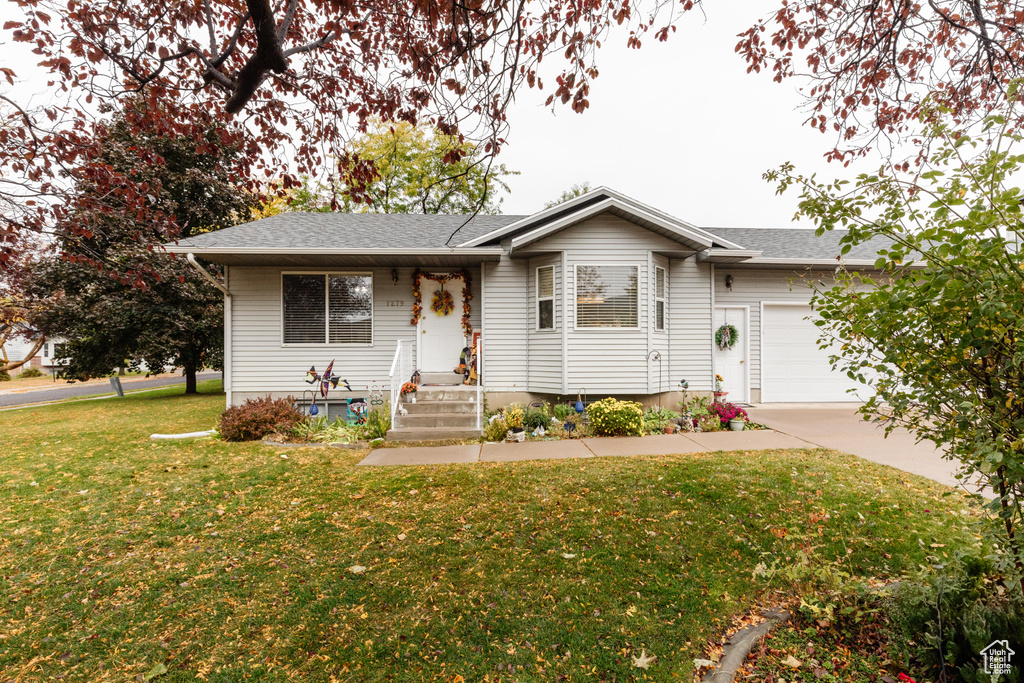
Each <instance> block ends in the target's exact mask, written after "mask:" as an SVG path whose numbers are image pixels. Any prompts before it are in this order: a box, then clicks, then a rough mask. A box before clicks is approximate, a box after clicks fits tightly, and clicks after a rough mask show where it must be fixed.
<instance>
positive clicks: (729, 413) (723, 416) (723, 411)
mask: <svg viewBox="0 0 1024 683" xmlns="http://www.w3.org/2000/svg"><path fill="white" fill-rule="evenodd" d="M708 411H709V412H710V413H711V414H713V415H717V416H718V418H719V419H720V420H721V421H722V426H723V427H727V426H728V425H729V420H744V421H745V420H746V419H747V411H745V410H743V408H740V407H739V406H738V405H736V404H735V403H722V402H720V401H715V402H714V403H712V404H711V405H709V406H708Z"/></svg>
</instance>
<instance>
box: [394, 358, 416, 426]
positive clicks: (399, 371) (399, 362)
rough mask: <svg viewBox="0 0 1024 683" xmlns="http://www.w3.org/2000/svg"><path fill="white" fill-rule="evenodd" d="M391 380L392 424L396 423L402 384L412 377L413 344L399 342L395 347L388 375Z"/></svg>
mask: <svg viewBox="0 0 1024 683" xmlns="http://www.w3.org/2000/svg"><path fill="white" fill-rule="evenodd" d="M388 377H389V378H390V380H391V395H390V397H389V398H390V400H391V424H392V425H394V423H395V415H397V414H398V399H399V397H400V396H401V395H402V384H404V383H405V382H408V381H409V378H410V377H412V342H411V341H403V340H401V339H399V340H398V344H397V345H396V347H395V358H394V360H392V361H391V372H389V373H388Z"/></svg>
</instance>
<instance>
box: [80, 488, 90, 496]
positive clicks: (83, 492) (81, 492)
mask: <svg viewBox="0 0 1024 683" xmlns="http://www.w3.org/2000/svg"><path fill="white" fill-rule="evenodd" d="M87 493H89V489H82V490H81V491H79V492H78V495H80V496H84V495H85V494H87Z"/></svg>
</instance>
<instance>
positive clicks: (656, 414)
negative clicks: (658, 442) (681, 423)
mask: <svg viewBox="0 0 1024 683" xmlns="http://www.w3.org/2000/svg"><path fill="white" fill-rule="evenodd" d="M678 419H679V413H677V412H676V411H674V410H669V409H668V408H648V409H647V410H646V411H645V412H644V429H645V430H646V431H647V433H648V434H657V433H658V432H663V431H665V426H666V425H669V424H672V421H673V420H678Z"/></svg>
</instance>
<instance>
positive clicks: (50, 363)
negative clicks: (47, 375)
mask: <svg viewBox="0 0 1024 683" xmlns="http://www.w3.org/2000/svg"><path fill="white" fill-rule="evenodd" d="M59 344H60V340H57V341H50V340H47V341H45V342H43V346H42V348H40V349H39V351H37V352H36V354H35V355H34V356H32V358H31V359H30V360H29V362H27V363H25V364H24V365H22V366H21V367H19V368H15V369H14V370H12V371H11V375H12V376H14V377H17V376H18V375H20V374H21V373H22V372H24V371H25V370H27V369H29V368H35V369H37V370H42V371H44V372H52V370H53V367H54V366H55V365H57V363H56V362H55V361H54V356H55V355H56V350H57V346H58V345H59ZM33 347H35V340H31V339H25V338H24V337H19V336H15V337H13V338H12V339H8V340H7V343H5V344H4V351H6V353H7V359H8V361H10V362H16V361H20V360H23V359H24V358H25V356H26V355H27V354H28V353H30V352H31V351H32V349H33ZM2 360H3V358H2V356H0V361H2ZM0 367H3V366H2V364H0Z"/></svg>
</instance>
